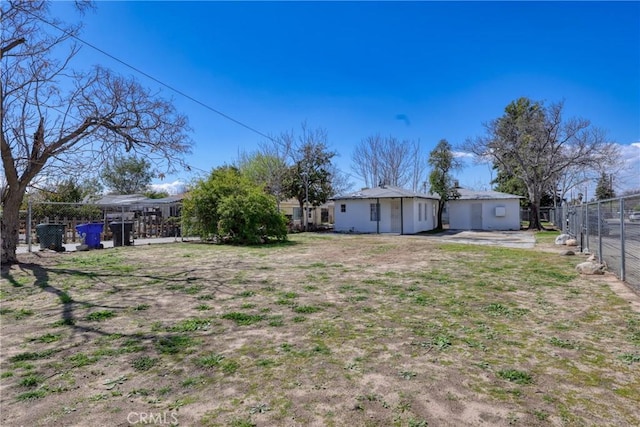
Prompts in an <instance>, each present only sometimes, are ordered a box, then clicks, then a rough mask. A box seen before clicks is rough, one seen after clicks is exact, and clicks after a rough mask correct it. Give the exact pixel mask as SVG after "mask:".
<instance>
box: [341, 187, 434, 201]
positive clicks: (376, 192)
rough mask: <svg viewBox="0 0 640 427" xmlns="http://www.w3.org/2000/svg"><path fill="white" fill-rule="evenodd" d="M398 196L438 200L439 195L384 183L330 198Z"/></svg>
mask: <svg viewBox="0 0 640 427" xmlns="http://www.w3.org/2000/svg"><path fill="white" fill-rule="evenodd" d="M399 197H416V198H421V199H435V200H438V199H439V198H440V196H438V195H434V194H426V193H416V192H414V191H410V190H405V189H404V188H400V187H393V186H391V185H385V186H382V187H375V188H367V189H364V190H360V191H356V192H353V193H350V194H345V195H342V196H336V197H333V198H332V200H350V199H392V198H399Z"/></svg>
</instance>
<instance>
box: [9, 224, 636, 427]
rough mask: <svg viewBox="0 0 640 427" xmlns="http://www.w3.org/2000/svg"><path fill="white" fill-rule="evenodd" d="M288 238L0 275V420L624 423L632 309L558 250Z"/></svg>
mask: <svg viewBox="0 0 640 427" xmlns="http://www.w3.org/2000/svg"><path fill="white" fill-rule="evenodd" d="M559 251H560V249H559V248H557V247H554V246H553V245H537V246H536V247H535V248H533V249H520V248H504V247H499V246H495V247H493V246H492V247H486V245H483V246H479V245H478V246H474V245H462V244H455V243H454V244H450V243H446V242H442V241H437V240H434V239H429V238H424V239H421V238H404V237H403V236H351V235H329V234H327V235H306V234H305V235H300V236H292V239H291V242H290V243H288V244H284V245H272V246H268V247H259V248H242V247H228V246H214V245H208V244H203V243H175V244H166V245H155V246H154V245H151V246H141V247H133V248H126V247H125V248H115V249H108V250H103V251H91V252H85V253H52V252H36V253H33V254H23V255H21V261H22V264H19V265H14V266H11V268H10V269H4V270H3V277H2V285H1V287H0V291H1V293H0V297H1V300H0V301H1V304H0V310H1V314H2V317H1V329H0V330H1V335H0V338H1V341H0V345H1V360H0V364H1V365H0V366H1V368H2V375H1V378H0V393H1V395H0V405H1V406H0V409H1V412H2V413H1V422H0V424H1V425H2V426H20V425H25V426H27V425H28V426H37V425H65V426H88V425H91V426H101V425H103V426H127V425H144V424H151V425H183V426H192V425H193V426H196V425H202V426H214V425H220V426H227V425H231V426H251V425H257V426H276V425H277V426H331V425H335V426H343V425H344V426H346V425H355V426H394V425H396V426H426V425H429V426H461V425H464V426H507V425H523V426H543V425H544V426H546V425H558V426H559V425H611V426H614V425H615V426H622V425H640V413H639V412H638V407H640V406H639V405H640V393H638V390H640V370H639V369H638V367H640V298H639V297H638V296H637V295H636V294H634V293H633V292H631V291H630V290H629V289H628V288H627V287H626V286H625V285H624V284H623V283H621V282H619V281H618V280H617V279H616V278H615V277H614V276H612V275H609V274H607V275H604V276H590V277H584V276H579V275H577V274H576V273H575V272H574V271H573V265H575V263H576V261H577V260H578V258H577V257H574V258H572V259H569V258H568V257H561V256H559V255H558V253H559Z"/></svg>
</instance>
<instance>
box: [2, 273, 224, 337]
mask: <svg viewBox="0 0 640 427" xmlns="http://www.w3.org/2000/svg"><path fill="white" fill-rule="evenodd" d="M13 268H19V269H20V270H22V271H24V272H27V273H30V274H31V277H33V278H34V281H33V283H32V285H33V286H36V287H38V288H40V289H42V290H43V291H44V292H48V293H51V294H53V295H55V296H56V297H57V298H58V300H59V301H60V303H61V304H62V310H61V319H60V320H59V321H58V322H56V324H58V325H59V326H66V327H69V328H70V329H71V330H72V331H73V333H82V334H86V333H95V334H98V335H102V336H108V335H111V334H112V333H113V331H107V330H104V329H103V328H101V327H100V326H98V325H96V326H95V327H94V326H91V325H87V324H86V323H85V324H78V321H79V320H86V318H78V316H77V314H76V311H77V309H78V308H79V307H82V308H87V307H95V308H101V309H113V310H127V309H130V308H131V307H129V306H116V305H106V304H94V303H91V302H88V301H80V300H77V299H75V298H72V297H71V296H70V295H69V293H67V292H66V291H64V290H62V289H59V288H57V287H56V286H54V285H52V284H51V282H52V279H51V277H52V275H58V276H61V275H62V276H65V275H66V276H69V277H76V278H77V277H80V278H84V279H87V280H93V281H99V282H101V283H108V282H109V279H117V278H123V279H124V278H126V279H127V280H131V278H132V277H133V278H139V279H147V280H153V281H162V282H165V283H174V284H175V283H176V282H178V283H184V284H185V286H186V285H191V284H192V283H193V280H194V279H193V277H192V275H191V274H190V273H191V272H193V271H195V269H194V270H184V271H180V272H177V273H176V272H174V271H172V273H171V274H170V275H169V274H167V275H163V274H138V275H136V274H131V273H113V272H95V271H94V272H85V271H81V270H76V269H70V268H53V267H46V266H42V265H40V264H37V263H19V264H14V265H13ZM178 275H179V276H182V277H176V276H178ZM2 277H3V279H6V280H7V282H8V283H9V284H10V285H12V286H13V287H15V288H24V287H25V286H27V284H25V283H24V281H20V280H19V279H18V277H17V276H16V275H14V274H13V273H12V270H11V269H4V270H3V272H2ZM21 277H23V276H22V275H21ZM211 281H212V280H211V279H209V282H211ZM215 282H217V284H216V286H215V288H216V289H219V288H220V287H223V286H226V285H224V284H223V283H222V282H220V281H215ZM121 290H122V289H121V288H119V287H118V286H116V285H112V290H111V292H112V293H115V292H119V291H121ZM107 292H109V291H107ZM122 336H124V337H134V336H135V338H138V339H154V338H156V334H152V335H149V336H146V337H141V335H140V334H138V333H136V334H132V335H127V334H122Z"/></svg>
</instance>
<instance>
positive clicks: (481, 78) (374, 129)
mask: <svg viewBox="0 0 640 427" xmlns="http://www.w3.org/2000/svg"><path fill="white" fill-rule="evenodd" d="M67 6H68V5H67ZM56 11H57V12H58V13H63V12H64V11H65V6H64V5H56V6H55V7H54V12H56ZM83 22H84V30H83V33H82V36H81V37H82V39H84V40H86V41H88V42H89V43H91V44H93V45H95V46H98V47H100V48H101V49H103V50H105V51H107V52H108V53H110V54H111V55H113V56H115V57H117V58H118V59H120V60H121V61H123V62H125V63H127V64H130V65H132V66H134V67H136V68H138V69H140V70H143V71H144V72H145V73H148V74H150V75H152V76H153V77H155V78H156V79H158V80H160V81H162V82H164V83H166V84H167V85H170V86H172V87H175V88H176V89H178V90H180V91H182V92H184V93H186V94H188V95H189V96H191V97H193V98H196V99H197V100H198V101H200V102H202V103H204V104H206V105H208V106H210V107H212V108H214V109H216V110H218V111H221V112H223V113H224V114H227V115H229V116H231V117H233V118H234V119H236V120H238V121H240V122H242V123H244V124H246V125H248V126H250V127H251V128H254V129H256V130H258V131H260V132H261V133H264V134H267V135H277V134H280V133H281V132H283V131H289V130H292V129H293V130H299V128H300V124H301V123H302V122H303V121H306V122H307V124H308V125H309V126H310V127H311V128H317V127H322V128H324V129H326V130H327V131H328V135H329V145H330V147H331V148H332V149H333V150H335V151H337V152H338V154H339V157H338V158H337V159H336V163H337V164H338V166H339V168H340V169H341V170H342V171H344V172H347V173H352V171H351V155H352V151H353V147H354V146H355V145H356V144H357V143H358V142H360V140H361V139H363V138H365V137H367V136H371V135H374V134H377V133H379V134H381V135H382V136H394V137H396V138H399V139H413V140H419V141H420V143H421V145H422V147H423V150H424V151H425V153H428V151H429V150H431V149H432V148H433V146H435V144H436V143H437V142H438V141H439V140H440V139H442V138H445V139H447V140H448V141H449V142H451V143H452V144H453V145H454V146H455V145H457V144H460V143H462V142H463V141H464V140H465V139H466V138H468V137H474V136H478V135H481V134H483V132H484V128H483V126H482V124H483V123H484V122H487V121H489V120H492V119H494V118H497V117H499V116H500V115H502V113H503V111H504V108H505V106H506V105H507V104H508V103H509V102H511V101H512V100H515V99H517V98H518V97H520V96H527V97H530V98H531V99H534V100H541V101H545V102H546V103H551V102H556V101H560V100H563V99H564V101H565V116H566V117H571V116H581V117H585V118H588V119H590V120H591V121H592V123H593V124H594V125H596V126H598V127H600V128H603V129H605V130H607V131H608V136H609V138H610V139H611V140H612V141H615V142H617V143H619V144H621V146H622V148H623V151H624V157H625V159H627V161H628V162H629V168H628V169H627V170H626V171H624V172H621V173H619V174H618V175H617V176H616V177H614V180H615V185H616V187H617V188H618V189H623V188H628V187H634V188H640V178H639V177H638V175H640V2H626V3H625V2H566V3H562V2H532V3H528V2H494V3H487V2H460V3H459V2H350V3H347V2H304V3H298V2H282V3H274V2H258V3H248V2H205V1H200V2H128V1H127V2H125V1H122V2H98V3H97V9H96V11H95V12H89V13H88V14H87V15H85V16H84V18H83ZM95 63H100V64H103V65H105V66H108V67H109V68H112V69H114V70H115V71H117V72H119V73H122V74H126V75H134V76H136V77H137V78H139V80H140V81H141V82H142V83H143V84H144V85H146V86H148V87H150V88H154V89H155V88H158V84H157V83H156V82H154V81H152V80H149V79H147V78H145V77H144V76H142V75H139V74H137V73H136V72H135V71H133V70H131V69H129V68H127V67H126V66H124V65H122V64H121V63H119V62H117V61H114V60H112V59H110V58H109V57H107V56H105V55H103V54H101V53H99V52H97V51H95V50H93V49H91V48H90V47H84V48H83V50H82V53H81V56H80V57H79V58H78V62H77V63H76V64H84V65H88V64H95ZM161 90H162V95H163V96H165V97H167V98H173V99H174V102H175V104H176V106H177V108H178V109H179V110H180V111H181V112H183V113H185V114H187V115H188V117H189V119H190V124H191V126H192V127H193V129H194V133H193V139H194V141H195V146H194V152H193V155H192V156H190V157H189V159H188V161H189V162H190V163H191V164H192V166H194V168H195V170H196V171H209V170H211V169H212V168H214V167H217V166H220V165H223V164H225V163H226V164H229V163H232V162H233V161H234V160H235V159H236V158H237V157H238V153H239V152H240V151H252V150H254V149H256V148H257V146H258V144H259V143H260V142H263V141H264V140H265V138H264V137H262V136H260V135H258V134H256V133H254V132H251V131H250V130H248V129H246V128H244V127H242V126H239V125H238V124H236V123H234V122H232V121H229V120H227V119H225V118H224V117H222V116H220V115H218V114H216V113H214V112H212V111H210V110H208V109H206V108H204V107H202V106H201V105H198V104H197V103H194V102H193V101H191V100H189V99H186V98H184V97H182V96H180V95H178V94H176V93H173V92H172V91H170V90H168V89H166V88H161ZM398 115H406V117H408V119H409V123H407V122H406V121H404V120H398V119H397V116H398ZM466 164H467V166H466V167H465V169H463V170H462V171H461V172H459V173H458V174H457V175H458V178H459V180H460V182H461V184H463V186H466V187H470V188H479V189H488V188H489V182H490V180H491V174H490V168H489V167H488V166H474V165H473V163H472V162H470V161H467V162H466ZM193 177H194V176H193V174H191V175H189V174H186V173H182V174H177V175H173V176H168V177H166V178H165V180H164V182H163V183H164V184H172V183H175V182H188V181H189V180H191V179H192V178H193ZM353 181H354V183H355V184H356V185H355V187H356V188H357V187H358V186H360V185H361V184H362V183H361V182H360V181H359V180H358V179H357V178H355V177H354V178H353ZM158 183H159V181H158Z"/></svg>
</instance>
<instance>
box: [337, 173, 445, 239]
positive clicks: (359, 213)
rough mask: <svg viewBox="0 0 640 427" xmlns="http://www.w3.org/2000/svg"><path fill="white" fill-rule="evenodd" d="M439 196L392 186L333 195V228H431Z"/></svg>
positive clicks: (405, 230)
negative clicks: (337, 195)
mask: <svg viewBox="0 0 640 427" xmlns="http://www.w3.org/2000/svg"><path fill="white" fill-rule="evenodd" d="M438 199H439V196H434V195H431V194H424V193H415V192H413V191H409V190H405V189H403V188H399V187H393V186H388V185H385V186H381V187H376V188H368V189H365V190H362V191H357V192H355V193H351V194H347V195H345V196H339V197H335V198H333V199H332V200H333V201H334V202H335V205H334V210H335V212H334V225H333V229H334V231H337V232H343V233H344V232H352V233H398V234H416V233H420V232H423V231H429V230H433V229H434V228H435V226H436V220H435V215H436V209H437V206H438Z"/></svg>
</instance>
